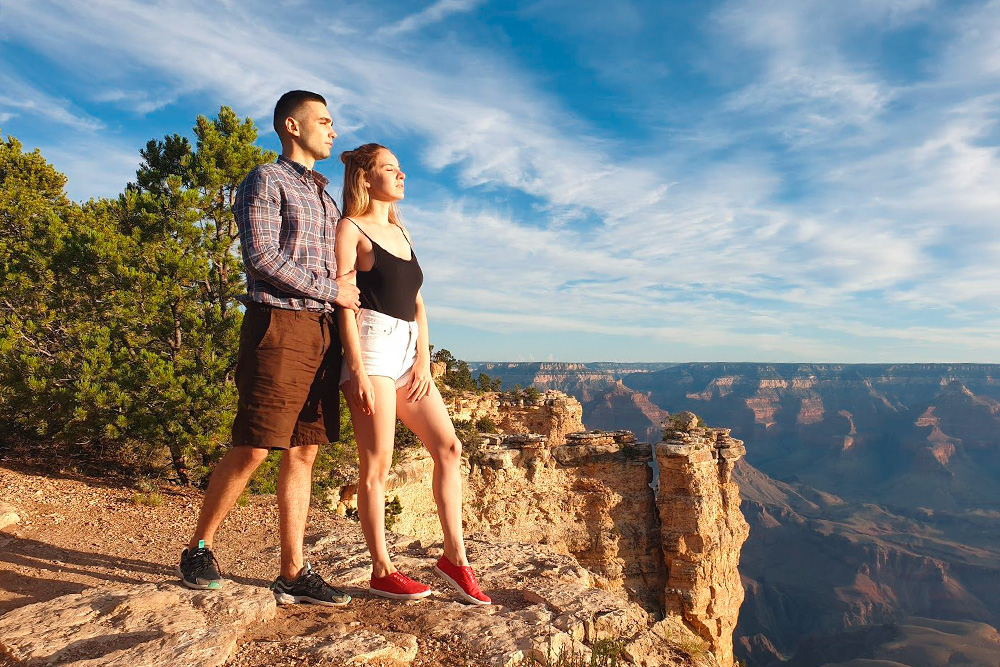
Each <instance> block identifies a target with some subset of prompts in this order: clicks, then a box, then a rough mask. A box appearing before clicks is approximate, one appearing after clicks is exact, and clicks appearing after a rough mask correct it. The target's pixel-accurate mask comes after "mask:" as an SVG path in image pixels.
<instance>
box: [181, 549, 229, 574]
mask: <svg viewBox="0 0 1000 667" xmlns="http://www.w3.org/2000/svg"><path fill="white" fill-rule="evenodd" d="M187 559H188V562H189V563H191V565H192V569H193V570H194V571H196V572H200V571H202V570H205V569H207V568H208V566H209V565H212V564H214V565H215V571H216V572H218V573H219V575H220V576H221V574H222V568H220V567H219V561H218V560H216V558H215V554H213V553H212V552H211V551H210V550H209V549H208V548H201V549H195V550H194V551H192V552H190V553H189V554H188V558H187Z"/></svg>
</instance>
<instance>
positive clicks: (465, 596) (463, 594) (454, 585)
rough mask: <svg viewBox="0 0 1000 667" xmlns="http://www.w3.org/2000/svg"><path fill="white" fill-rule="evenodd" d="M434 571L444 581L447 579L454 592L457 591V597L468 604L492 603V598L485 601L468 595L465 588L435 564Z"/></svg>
mask: <svg viewBox="0 0 1000 667" xmlns="http://www.w3.org/2000/svg"><path fill="white" fill-rule="evenodd" d="M434 571H435V572H437V573H438V576H440V577H441V578H442V579H444V580H445V581H447V582H448V583H449V584H450V585H451V587H452V588H454V589H455V591H456V592H458V595H459V597H461V598H462V599H463V600H465V601H466V602H468V603H469V604H483V605H485V604H493V601H492V600H490V601H489V602H486V601H485V600H477V599H476V598H474V597H472V596H471V595H469V594H468V593H466V592H465V590H464V589H463V588H462V587H461V586H459V585H458V582H457V581H455V580H454V579H452V578H451V577H449V576H448V575H447V574H445V573H444V570H442V569H441V568H439V567H438V566H437V565H435V566H434Z"/></svg>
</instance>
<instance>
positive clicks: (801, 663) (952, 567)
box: [474, 363, 1000, 667]
mask: <svg viewBox="0 0 1000 667" xmlns="http://www.w3.org/2000/svg"><path fill="white" fill-rule="evenodd" d="M474 366H475V367H476V368H477V369H478V370H481V371H484V372H487V373H489V374H490V375H493V376H495V377H499V378H502V379H503V381H504V386H505V387H511V386H513V385H515V384H519V385H521V386H529V385H534V386H536V387H538V388H540V389H558V390H561V391H564V392H566V393H568V394H571V395H573V396H575V397H577V398H578V399H579V400H580V402H581V404H582V408H583V415H582V418H583V422H584V424H585V425H586V426H587V427H588V428H626V429H630V430H632V431H634V432H635V433H637V434H640V436H644V437H646V438H647V439H650V440H652V439H654V438H655V437H656V435H657V434H658V432H659V429H660V424H661V423H662V421H663V420H664V419H665V418H666V416H667V415H669V414H672V413H677V412H680V411H683V410H691V411H693V412H696V413H697V414H698V415H699V416H701V417H702V418H704V419H705V421H706V422H708V423H709V424H712V425H719V426H726V427H729V428H731V429H732V434H733V436H734V437H736V438H739V439H741V440H743V441H745V443H746V449H747V454H746V457H745V459H743V460H741V461H740V462H739V463H738V464H737V465H736V467H735V470H734V479H735V480H736V482H737V483H738V484H739V487H740V490H741V497H742V508H743V513H744V514H745V516H746V518H747V521H748V522H749V524H750V536H749V539H748V541H747V543H746V546H745V547H744V549H743V552H742V555H741V561H740V565H739V570H740V573H741V576H742V578H743V584H744V587H745V590H746V600H745V602H744V603H743V606H742V608H741V612H740V618H739V623H738V625H737V627H736V632H735V636H736V656H737V657H738V658H740V659H742V660H744V661H746V662H747V663H748V664H749V665H752V666H754V667H776V666H778V665H788V666H789V667H813V666H816V667H818V666H820V665H833V664H837V665H842V664H850V665H851V666H852V667H862V666H868V665H887V664H891V665H907V666H908V667H939V666H942V665H976V666H983V667H996V665H998V664H1000V638H998V636H997V631H996V628H997V627H998V625H1000V602H998V600H1000V366H998V365H988V364H856V365H854V364H754V363H685V364H614V363H594V364H562V363H512V364H500V363H489V364H475V365H474Z"/></svg>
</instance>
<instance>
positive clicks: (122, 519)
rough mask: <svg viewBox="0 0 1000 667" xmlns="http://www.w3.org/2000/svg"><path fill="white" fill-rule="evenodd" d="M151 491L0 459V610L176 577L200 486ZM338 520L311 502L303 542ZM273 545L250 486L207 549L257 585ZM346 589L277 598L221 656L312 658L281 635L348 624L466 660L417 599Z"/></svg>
mask: <svg viewBox="0 0 1000 667" xmlns="http://www.w3.org/2000/svg"><path fill="white" fill-rule="evenodd" d="M156 492H157V493H158V494H159V496H160V497H161V498H162V503H161V504H160V505H159V506H156V507H152V506H148V505H143V504H141V502H140V501H139V499H138V498H137V491H135V490H134V489H131V488H127V487H125V486H124V485H123V484H122V483H121V482H120V481H117V480H115V481H107V480H102V479H97V478H93V477H86V476H82V475H75V474H51V473H40V472H38V471H37V470H30V469H18V468H13V467H10V466H9V465H8V466H4V465H0V501H4V502H6V503H8V504H10V505H12V506H13V507H14V508H15V509H16V510H17V512H18V514H19V516H20V517H21V522H20V523H19V524H16V525H12V526H9V527H8V528H6V529H4V530H2V531H0V615H3V614H4V613H6V612H8V611H10V610H12V609H15V608H18V607H21V606H23V605H28V604H32V603H35V602H44V601H47V600H51V599H53V598H56V597H59V596H61V595H66V594H69V593H78V592H80V591H82V590H84V589H86V588H91V587H96V586H105V585H108V584H115V583H129V584H135V583H144V582H153V583H159V582H163V581H176V574H175V573H174V570H175V568H176V563H177V560H178V557H179V555H180V551H181V549H182V548H183V547H184V546H185V542H186V541H187V538H188V534H189V531H190V530H191V529H192V527H193V526H194V523H195V520H196V518H197V512H198V509H199V507H200V503H201V493H200V492H199V491H197V490H194V489H187V488H178V487H174V486H167V485H163V486H161V487H159V488H158V489H156ZM347 524H348V522H347V520H346V519H342V518H340V517H337V516H336V515H334V514H332V513H330V512H326V511H323V510H320V509H316V508H314V509H313V510H311V511H310V517H309V525H308V527H307V531H306V533H307V538H306V541H307V550H308V546H309V545H310V544H315V543H317V542H318V541H319V540H321V539H323V538H325V537H328V536H330V535H335V534H336V533H337V531H338V530H347V529H350V530H356V528H355V527H353V526H348V525H347ZM277 545H278V526H277V508H276V505H275V499H274V497H273V496H257V497H253V498H251V499H250V502H249V503H248V504H247V505H245V506H237V507H236V508H235V509H234V510H233V512H232V514H231V515H230V516H229V517H228V518H227V520H226V522H225V523H224V524H223V526H222V528H221V529H220V531H219V534H218V536H217V537H216V545H215V553H216V555H217V557H218V558H219V561H220V564H221V565H222V568H223V572H224V574H225V576H226V577H227V578H229V579H231V580H233V581H237V582H240V583H245V584H249V585H254V586H267V585H269V584H270V582H271V581H272V580H273V578H274V576H275V575H276V574H277V567H278V555H277V554H278V547H277ZM348 590H349V592H351V593H352V594H353V595H355V600H354V601H352V602H351V604H350V605H348V606H347V607H345V608H336V609H332V608H322V607H311V606H293V607H279V609H278V614H277V616H276V618H275V619H274V621H272V622H270V623H268V624H266V625H264V626H262V627H260V628H258V629H257V631H256V632H254V633H253V634H252V635H251V636H250V637H247V638H246V639H245V641H244V642H243V643H242V644H241V646H240V648H239V649H238V651H237V654H236V655H235V657H234V659H233V660H232V661H231V663H230V664H232V665H238V666H239V667H258V666H261V667H263V666H264V665H301V664H320V663H304V662H303V659H302V657H301V656H299V655H298V654H296V653H295V652H294V651H293V650H290V649H288V646H287V644H286V643H284V642H282V639H283V638H286V637H292V636H303V635H311V636H336V635H337V634H342V633H343V632H344V631H345V629H347V628H357V627H365V628H372V629H374V630H389V631H394V632H407V633H410V634H413V635H416V636H417V638H418V646H419V652H418V655H417V659H416V660H415V661H414V662H413V663H411V664H413V665H416V666H418V667H419V666H424V665H426V666H430V665H443V666H445V667H452V666H454V667H466V666H467V665H470V666H471V665H475V664H476V661H475V659H474V658H473V651H472V650H471V649H470V648H468V647H463V646H457V645H455V644H454V643H453V642H449V643H447V644H445V643H444V642H442V641H440V640H437V639H434V638H433V637H430V636H429V635H428V634H427V632H426V631H423V630H422V629H421V624H420V623H419V617H420V610H419V604H400V603H392V602H389V601H387V600H383V599H380V598H374V599H373V598H369V597H367V596H366V595H365V594H364V592H363V591H360V590H357V589H354V590H351V589H350V588H348ZM511 601H512V602H513V601H514V600H511ZM389 664H392V663H389Z"/></svg>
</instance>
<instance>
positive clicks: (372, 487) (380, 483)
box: [358, 464, 389, 491]
mask: <svg viewBox="0 0 1000 667" xmlns="http://www.w3.org/2000/svg"><path fill="white" fill-rule="evenodd" d="M388 479H389V466H388V465H382V464H374V465H367V466H362V469H361V471H360V475H359V480H358V484H359V485H360V486H361V487H364V489H365V490H366V491H379V490H382V489H384V488H385V483H386V480H388Z"/></svg>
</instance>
